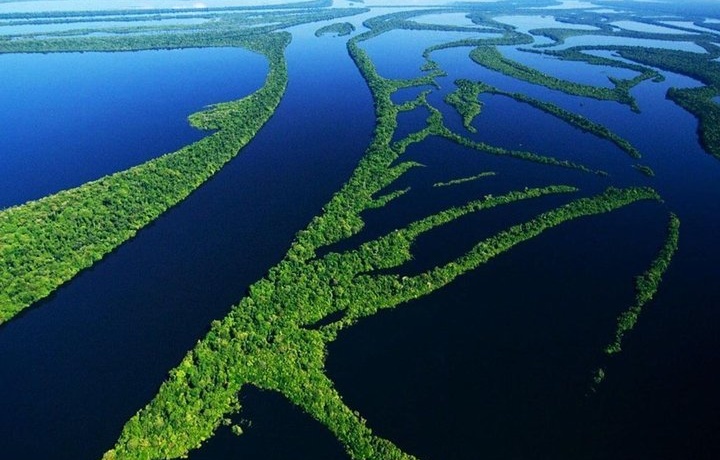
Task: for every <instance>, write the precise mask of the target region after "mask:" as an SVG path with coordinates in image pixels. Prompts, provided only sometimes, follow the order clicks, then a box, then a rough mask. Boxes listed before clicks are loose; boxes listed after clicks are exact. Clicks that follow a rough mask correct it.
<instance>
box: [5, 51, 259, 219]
mask: <svg viewBox="0 0 720 460" xmlns="http://www.w3.org/2000/svg"><path fill="white" fill-rule="evenodd" d="M267 68H268V67H267V61H266V60H265V58H264V57H262V56H261V55H259V54H256V53H252V52H250V51H246V50H241V49H232V48H223V49H209V50H207V49H206V50H197V49H188V50H173V51H142V52H136V53H85V54H81V53H71V54H48V55H31V54H21V55H3V56H0V81H2V85H0V103H1V104H2V107H3V110H2V111H0V125H2V126H4V127H5V129H4V131H3V141H2V155H0V174H1V175H2V177H3V182H4V184H3V187H2V188H0V208H4V207H7V206H11V205H16V204H21V203H24V202H26V201H28V200H34V199H37V198H41V197H43V196H45V195H48V194H50V193H55V192H57V191H59V190H63V189H67V188H71V187H75V186H78V185H81V184H83V183H85V182H87V181H89V180H93V179H97V178H99V177H102V176H104V175H107V174H111V173H113V172H116V171H120V170H124V169H127V168H129V167H131V166H134V165H137V164H140V163H143V162H145V161H147V160H149V159H151V158H155V157H158V156H160V155H162V154H164V153H168V152H173V151H175V150H177V149H179V148H180V147H182V146H184V145H187V144H189V143H191V142H193V141H196V140H198V139H200V138H202V137H203V136H205V135H206V134H205V133H203V132H201V131H198V130H197V129H194V128H192V127H191V126H190V125H189V123H188V122H187V117H188V115H190V114H192V113H194V112H197V111H199V110H201V109H202V108H203V107H205V106H206V105H208V104H213V103H218V102H223V101H228V100H234V99H239V98H241V97H243V96H246V95H247V94H250V93H251V92H253V91H255V90H257V89H258V88H260V87H261V86H262V84H263V82H264V80H265V75H266V74H267ZM239 75H241V77H239Z"/></svg>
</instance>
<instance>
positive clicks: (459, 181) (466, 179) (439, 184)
mask: <svg viewBox="0 0 720 460" xmlns="http://www.w3.org/2000/svg"><path fill="white" fill-rule="evenodd" d="M495 175H497V173H495V172H493V171H486V172H481V173H480V174H475V175H474V176H470V177H461V178H459V179H453V180H450V181H447V182H435V183H434V184H433V187H449V186H451V185H459V184H464V183H466V182H473V181H476V180H478V179H482V178H483V177H490V176H495Z"/></svg>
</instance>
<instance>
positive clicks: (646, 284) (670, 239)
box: [605, 214, 680, 355]
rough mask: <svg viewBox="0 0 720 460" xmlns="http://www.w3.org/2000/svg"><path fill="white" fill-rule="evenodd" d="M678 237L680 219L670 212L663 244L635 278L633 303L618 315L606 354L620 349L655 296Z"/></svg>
mask: <svg viewBox="0 0 720 460" xmlns="http://www.w3.org/2000/svg"><path fill="white" fill-rule="evenodd" d="M679 239H680V219H678V217H677V216H676V215H675V214H671V215H670V221H669V223H668V234H667V238H666V239H665V244H664V245H663V247H662V249H661V250H660V252H659V253H658V255H657V257H656V258H655V260H653V261H652V263H651V264H650V268H648V269H647V270H646V271H645V273H643V274H642V275H640V276H638V277H637V278H636V280H635V292H636V294H635V304H634V305H633V306H632V307H630V309H628V310H627V311H625V312H623V313H622V314H621V315H620V316H619V317H618V321H617V330H616V331H615V338H614V340H613V342H612V343H611V344H610V345H608V346H607V348H606V349H605V352H606V353H607V354H609V355H611V354H614V353H618V352H619V351H620V350H621V345H622V339H623V337H624V336H625V334H627V333H628V332H629V331H631V330H632V329H633V328H634V327H635V324H637V320H638V316H639V315H640V313H641V312H642V309H643V307H644V306H645V305H646V304H647V303H648V302H649V301H650V300H652V298H653V297H654V296H655V293H656V292H657V290H658V287H659V286H660V281H662V277H663V275H664V274H665V272H666V271H667V269H668V267H669V266H670V262H671V261H672V259H673V256H674V255H675V252H676V251H677V248H678V240H679Z"/></svg>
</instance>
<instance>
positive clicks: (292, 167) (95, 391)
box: [0, 28, 373, 460]
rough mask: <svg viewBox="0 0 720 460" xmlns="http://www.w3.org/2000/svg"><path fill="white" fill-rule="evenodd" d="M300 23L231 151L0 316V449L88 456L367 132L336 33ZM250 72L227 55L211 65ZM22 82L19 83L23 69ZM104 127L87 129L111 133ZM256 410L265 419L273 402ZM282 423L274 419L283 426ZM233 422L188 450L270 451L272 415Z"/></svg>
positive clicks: (236, 293) (359, 147) (313, 442)
mask: <svg viewBox="0 0 720 460" xmlns="http://www.w3.org/2000/svg"><path fill="white" fill-rule="evenodd" d="M314 30H315V28H313V29H312V31H311V33H309V34H307V36H306V35H305V34H304V33H302V34H301V33H300V32H305V31H303V30H301V31H299V32H298V34H297V35H296V37H299V38H297V39H296V40H295V41H293V43H292V44H291V45H290V47H289V49H288V66H289V73H290V83H289V85H288V89H287V93H286V96H285V97H284V99H283V101H282V102H281V104H280V106H279V108H278V111H277V112H276V114H275V115H274V116H273V117H272V118H271V120H270V121H269V122H268V124H267V125H266V127H265V128H264V129H263V130H261V131H260V133H259V134H258V136H257V137H256V139H254V141H253V142H252V143H251V144H250V145H249V146H248V147H247V148H246V149H245V150H244V151H243V153H241V154H240V155H239V156H238V157H237V158H236V159H235V160H233V161H232V162H230V163H229V164H228V165H227V166H226V167H225V168H224V169H223V170H222V171H220V173H218V174H217V175H216V176H215V177H214V178H212V179H211V180H210V181H208V182H207V183H206V184H205V185H204V186H203V187H201V188H200V189H199V190H197V191H196V192H195V193H193V194H192V195H191V196H190V197H189V198H188V199H187V200H186V201H185V202H183V203H182V204H181V205H179V206H177V207H175V208H173V209H171V210H170V211H168V212H167V213H166V214H165V215H164V216H162V217H161V218H160V219H158V220H157V221H156V222H155V223H153V224H152V225H151V226H149V227H148V228H146V229H144V230H142V231H141V232H139V234H138V235H137V237H136V238H134V239H133V240H131V241H129V242H128V243H126V244H124V245H123V246H121V247H120V248H119V249H118V250H117V251H115V252H114V253H113V254H111V255H109V256H107V257H106V258H105V259H104V260H103V261H101V262H100V263H98V264H96V265H95V266H94V267H93V268H92V269H90V270H87V271H85V272H83V273H82V274H81V275H80V276H78V277H77V278H76V279H74V280H73V281H72V282H71V283H69V284H68V285H67V286H65V287H63V288H61V289H60V290H58V291H57V292H56V293H55V294H54V295H53V296H52V297H50V298H49V299H47V300H45V301H43V302H40V303H39V304H38V305H37V306H36V307H35V308H32V309H30V310H28V311H27V312H26V313H24V314H22V315H20V316H19V317H17V318H15V319H14V320H13V321H11V322H9V323H7V324H6V325H3V327H2V328H0V360H1V361H2V363H3V365H2V369H0V392H2V393H3V394H6V395H8V394H12V395H14V396H13V397H12V398H0V429H1V430H2V431H3V432H4V433H8V435H7V436H2V437H0V451H1V452H3V458H4V459H27V458H58V459H73V460H76V459H97V458H100V456H101V454H102V452H104V451H105V450H107V449H108V448H110V447H111V446H112V445H113V443H114V442H115V440H116V439H117V436H118V435H119V433H120V430H121V428H122V426H123V424H124V423H125V422H126V421H127V419H128V418H129V417H130V416H131V415H132V414H133V413H135V411H137V410H138V409H139V408H141V407H142V406H144V405H145V404H146V403H147V402H148V401H149V400H150V399H151V398H152V397H153V395H154V394H155V392H156V391H157V388H158V386H159V385H160V383H161V382H162V380H163V379H164V378H165V376H166V375H167V372H168V371H169V370H170V369H171V368H172V367H174V366H175V365H176V364H177V363H178V362H179V360H180V359H181V357H182V356H183V355H184V354H185V352H186V351H187V350H188V349H190V348H191V347H192V346H193V345H194V344H195V342H196V341H197V340H198V339H199V338H201V337H202V336H203V335H204V334H205V332H206V331H207V328H208V326H209V324H210V322H211V321H212V320H213V319H219V318H222V317H223V316H224V315H225V314H226V312H227V311H228V309H229V307H230V306H231V305H232V304H234V303H236V302H237V301H238V300H239V299H240V298H241V297H242V296H243V295H244V293H245V291H246V289H247V287H248V286H249V285H250V284H251V283H252V282H254V281H256V280H257V279H259V278H260V277H262V276H263V274H264V273H265V272H266V271H267V269H268V268H269V267H271V266H272V265H273V264H275V263H276V262H277V261H278V260H280V258H281V257H282V256H283V255H284V254H285V252H286V250H287V247H288V245H289V243H290V241H291V239H292V237H293V235H294V234H295V232H296V231H298V230H299V229H301V228H303V227H304V226H305V225H307V223H308V222H309V220H310V219H311V218H312V216H314V215H315V214H317V212H318V211H319V210H320V208H321V206H322V205H323V204H324V203H325V202H326V201H327V200H328V199H329V198H330V196H331V195H332V193H333V192H335V191H336V190H337V189H338V188H339V187H340V186H341V184H342V183H343V182H344V181H345V180H347V177H348V175H349V174H350V171H351V170H352V168H353V167H354V165H355V164H356V162H357V160H358V158H359V157H360V156H361V155H362V153H363V151H364V149H365V147H366V145H367V140H368V139H369V138H370V135H371V133H372V128H373V107H372V101H371V98H370V94H369V92H368V90H367V89H366V87H365V85H364V83H363V80H362V78H361V76H360V74H359V72H358V71H357V69H356V68H355V67H354V65H353V63H352V61H351V60H350V59H349V57H348V56H347V52H346V50H345V44H344V42H343V41H338V40H322V39H317V38H315V37H314V35H312V32H313V31H314ZM302 37H306V38H302ZM31 57H32V58H36V59H37V60H41V59H42V58H44V56H31ZM31 57H29V58H31ZM330 68H332V69H333V71H332V72H328V71H327V69H330ZM250 73H251V72H250V71H244V70H243V69H242V67H236V68H233V67H230V68H229V69H227V70H225V71H223V72H222V73H221V75H220V77H222V78H224V79H228V80H230V79H243V78H244V76H245V75H248V74H250ZM174 77H175V79H182V78H183V75H182V74H175V75H174ZM250 78H252V77H251V76H250ZM25 81H27V82H28V84H27V86H26V87H25V89H26V91H30V90H31V88H33V86H32V85H31V84H30V83H29V82H31V81H32V80H25ZM17 84H20V82H18V83H17ZM95 84H96V85H97V84H104V80H100V81H95ZM175 84H176V85H178V86H182V85H181V83H180V82H176V83H175ZM216 86H217V85H216ZM235 96H236V95H233V97H235ZM196 103H197V101H196ZM203 103H204V102H200V103H199V104H198V105H202V104H203ZM298 114H302V116H298ZM183 117H184V115H183ZM143 120H145V121H150V120H149V119H148V118H143ZM140 121H141V120H139V121H138V123H140ZM113 126H114V124H110V125H107V124H106V125H105V129H103V130H97V131H96V133H95V135H96V136H99V137H104V136H105V135H109V136H114V134H113V132H112V129H111V127H113ZM328 126H331V128H330V129H328ZM278 133H282V135H278ZM127 135H128V136H129V135H130V134H127ZM148 142H149V141H148ZM253 395H255V393H253V392H252V391H250V392H249V394H248V395H245V393H243V398H249V399H251V400H252V399H253V398H254V396H253ZM258 397H259V398H260V400H259V401H258V402H253V401H249V402H248V403H247V410H248V411H250V412H251V413H255V412H256V411H257V410H258V407H267V405H268V404H269V405H270V406H271V407H273V409H272V411H273V412H277V414H276V415H277V416H278V417H284V416H285V415H287V417H294V418H292V419H291V420H296V421H297V420H299V421H300V422H301V423H308V422H309V421H310V420H311V419H310V418H309V417H308V416H306V415H304V414H302V413H300V412H298V411H297V409H293V408H292V407H291V406H289V405H288V403H286V402H284V401H283V400H278V399H277V398H273V397H272V395H270V396H268V397H265V396H262V395H260V396H258ZM267 398H270V401H271V402H270V403H267V402H266V401H268V399H267ZM293 414H295V415H293ZM240 416H241V417H248V416H249V415H246V414H245V412H243V413H242V414H241V415H240ZM268 417H270V419H268V418H265V420H270V421H269V422H268V423H269V425H270V426H274V425H275V424H276V422H274V421H272V417H273V413H270V414H268ZM300 422H295V423H300ZM38 423H41V424H42V426H43V428H42V429H40V430H39V429H38V428H39V425H38ZM283 423H287V421H285V422H277V425H278V427H280V428H278V429H284V430H286V432H293V431H294V430H295V429H294V428H293V427H292V426H288V425H286V424H285V425H284V424H283ZM259 425H260V426H263V424H262V423H259ZM282 427H286V428H282ZM256 428H257V427H256ZM246 431H247V432H248V435H247V436H245V437H243V438H236V437H234V436H228V437H227V438H222V437H221V438H220V439H218V440H213V443H212V444H209V445H208V446H207V448H208V449H209V451H208V453H205V452H204V450H201V451H198V452H195V453H194V454H193V455H197V456H198V458H202V457H203V456H210V457H211V458H218V456H220V457H221V458H225V453H226V452H227V451H228V449H229V450H230V451H233V452H234V451H239V452H242V453H244V455H245V456H246V457H247V458H273V456H272V455H270V456H268V455H264V453H265V451H266V449H267V447H268V445H272V444H274V443H277V438H276V436H277V435H276V433H275V431H274V428H273V429H270V430H262V429H256V430H253V429H252V428H250V429H248V430H246ZM298 433H301V434H302V435H303V439H299V440H298V442H297V443H295V444H292V445H293V446H295V447H296V448H297V449H299V450H298V451H301V452H305V453H306V454H307V457H306V458H333V453H334V455H336V456H337V455H338V452H342V450H340V449H339V448H338V446H337V443H336V442H335V441H334V439H333V438H332V436H329V435H328V434H327V432H326V430H325V429H324V428H322V427H321V426H319V425H318V424H315V425H313V424H309V425H307V426H306V427H303V428H301V429H299V430H298ZM328 441H330V444H329V445H328ZM301 445H304V446H305V449H304V450H303V449H300V446H301ZM288 446H291V444H288ZM213 449H219V451H217V452H220V453H217V454H213V452H216V451H215V450H213ZM278 452H279V453H278V454H277V457H275V458H283V457H282V452H284V453H285V457H284V458H297V457H295V456H294V454H295V453H296V452H294V450H293V449H290V450H288V449H285V450H283V449H282V448H278ZM205 458H207V457H205Z"/></svg>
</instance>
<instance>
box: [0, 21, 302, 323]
mask: <svg viewBox="0 0 720 460" xmlns="http://www.w3.org/2000/svg"><path fill="white" fill-rule="evenodd" d="M289 40H290V36H289V35H288V34H285V33H280V34H274V35H268V36H265V37H252V38H241V39H238V40H234V41H222V42H219V41H215V42H213V43H215V44H216V45H217V44H220V43H222V44H223V45H224V46H228V45H233V46H243V47H246V48H248V49H251V50H254V51H257V52H260V53H263V54H264V55H265V56H267V58H268V61H269V63H270V70H269V73H268V76H267V79H266V81H265V85H264V86H263V87H262V88H261V89H260V90H258V91H257V92H255V93H254V94H252V95H250V96H248V97H246V98H243V99H240V100H237V101H233V102H227V103H222V104H217V105H215V106H212V107H209V108H208V109H206V110H204V111H202V112H199V113H196V114H193V115H192V116H190V122H191V123H192V125H193V126H195V127H197V128H200V129H204V130H216V131H217V132H215V133H214V134H212V135H210V136H208V137H205V138H204V139H202V140H200V141H198V142H196V143H194V144H192V145H189V146H187V147H184V148H182V149H180V150H179V151H177V152H174V153H171V154H166V155H163V156H161V157H159V158H156V159H154V160H151V161H148V162H146V163H143V164H141V165H139V166H135V167H133V168H131V169H128V170H126V171H122V172H119V173H116V174H113V175H111V176H107V177H103V178H101V179H98V180H96V181H93V182H89V183H87V184H85V185H82V186H80V187H77V188H74V189H71V190H66V191H62V192H59V193H57V194H55V195H51V196H48V197H46V198H43V199H40V200H38V201H33V202H29V203H26V204H24V205H21V206H16V207H12V208H8V209H5V210H3V211H0V323H2V322H5V321H7V320H8V319H10V318H11V317H13V316H14V315H16V314H17V313H18V312H20V311H21V310H22V309H24V308H26V307H27V306H29V305H30V304H32V303H33V302H36V301H37V300H39V299H42V298H43V297H45V296H47V295H48V294H50V293H51V292H52V291H54V290H55V289H56V288H57V287H58V286H60V285H61V284H63V283H65V282H66V281H68V280H70V279H71V278H72V277H74V276H75V275H76V274H77V273H78V272H79V271H81V270H83V269H85V268H87V267H89V266H91V265H92V264H93V263H95V262H96V261H97V260H99V259H101V258H102V257H103V256H104V255H105V254H107V253H108V252H110V251H112V250H113V249H115V248H116V247H117V246H118V245H119V244H121V243H122V242H124V241H126V240H127V239H129V238H131V237H133V236H134V235H135V233H136V232H137V231H138V230H139V229H141V228H142V227H144V226H145V225H147V224H148V223H150V222H152V221H153V220H154V219H156V218H157V217H158V216H159V215H160V214H162V213H163V212H165V211H166V210H167V209H168V208H170V207H172V206H174V205H176V204H177V203H178V202H180V201H182V200H183V199H185V198H186V197H187V196H188V195H189V194H190V193H191V192H192V191H193V190H195V189H196V188H197V187H199V186H200V185H201V184H202V183H203V182H205V181H206V180H207V179H208V178H209V177H211V176H212V175H213V174H215V173H216V172H217V171H218V170H220V168H222V166H223V165H224V164H225V163H226V162H228V161H229V160H230V159H232V158H233V157H234V156H235V155H236V154H237V152H238V151H239V150H240V149H241V148H242V147H243V146H245V145H246V144H247V143H248V142H249V141H250V140H251V139H252V138H253V136H254V135H255V134H256V133H257V131H258V130H259V129H260V128H261V127H262V126H263V124H265V122H266V121H267V120H268V119H269V118H270V116H271V115H272V114H273V112H274V110H275V107H277V105H278V104H279V102H280V98H281V97H282V94H283V92H284V91H285V87H286V85H287V69H286V65H285V61H284V58H283V50H284V49H285V47H286V46H287V44H288V43H289ZM147 46H151V45H147Z"/></svg>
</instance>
